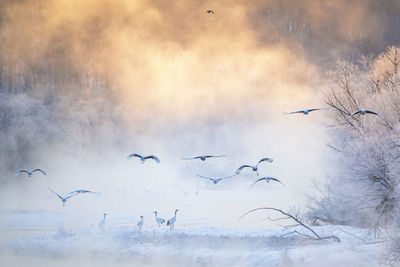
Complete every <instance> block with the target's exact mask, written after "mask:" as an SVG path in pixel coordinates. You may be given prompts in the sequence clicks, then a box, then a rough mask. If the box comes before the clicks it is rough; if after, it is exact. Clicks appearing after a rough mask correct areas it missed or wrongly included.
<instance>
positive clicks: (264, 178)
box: [251, 176, 285, 186]
mask: <svg viewBox="0 0 400 267" xmlns="http://www.w3.org/2000/svg"><path fill="white" fill-rule="evenodd" d="M262 180H265V181H266V182H267V183H269V182H270V181H276V182H278V183H280V184H282V185H283V186H285V185H284V184H283V183H282V182H281V181H279V179H276V178H274V177H270V176H267V177H263V178H260V179H258V180H257V181H255V182H254V183H253V184H252V185H251V186H253V185H255V184H256V183H258V182H259V181H262Z"/></svg>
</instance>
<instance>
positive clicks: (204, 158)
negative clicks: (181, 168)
mask: <svg viewBox="0 0 400 267" xmlns="http://www.w3.org/2000/svg"><path fill="white" fill-rule="evenodd" d="M221 157H226V155H218V156H215V155H201V156H196V157H192V158H183V159H182V160H192V159H200V160H201V161H205V160H206V159H208V158H221Z"/></svg>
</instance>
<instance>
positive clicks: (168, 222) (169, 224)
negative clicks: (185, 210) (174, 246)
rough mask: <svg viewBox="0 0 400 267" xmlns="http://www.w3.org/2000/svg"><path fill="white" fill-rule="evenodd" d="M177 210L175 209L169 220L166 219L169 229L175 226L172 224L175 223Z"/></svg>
mask: <svg viewBox="0 0 400 267" xmlns="http://www.w3.org/2000/svg"><path fill="white" fill-rule="evenodd" d="M178 211H179V210H175V214H174V217H172V218H171V219H169V220H168V221H167V226H169V227H170V229H171V230H172V229H174V228H175V226H174V224H175V222H176V213H177V212H178Z"/></svg>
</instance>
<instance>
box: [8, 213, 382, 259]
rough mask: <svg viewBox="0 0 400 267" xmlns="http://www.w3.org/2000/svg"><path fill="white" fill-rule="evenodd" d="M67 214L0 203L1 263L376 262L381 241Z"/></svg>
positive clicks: (331, 230)
mask: <svg viewBox="0 0 400 267" xmlns="http://www.w3.org/2000/svg"><path fill="white" fill-rule="evenodd" d="M72 220H73V219H72V218H71V217H69V216H67V215H66V214H63V213H57V212H48V211H28V210H9V209H4V210H0V266H71V264H73V265H74V266H89V265H93V266H353V267H355V266H378V265H379V255H380V252H381V249H382V245H381V243H379V242H376V241H375V240H372V239H371V237H370V236H369V235H368V232H367V231H366V230H364V229H357V228H352V227H340V228H338V227H336V226H320V227H314V228H315V230H316V231H317V232H318V233H319V234H321V235H332V234H334V235H336V236H338V237H339V238H340V239H341V242H340V243H338V242H335V241H313V240H308V239H306V238H304V237H301V236H295V235H286V236H283V237H282V234H284V233H286V232H287V231H283V230H282V229H280V228H279V229H249V228H244V229H243V228H237V229H233V228H223V227H206V226H198V224H193V226H191V224H190V222H189V221H187V222H185V223H180V222H179V221H178V222H177V224H176V229H175V230H174V231H170V230H169V229H167V228H165V227H161V228H158V227H156V226H154V225H151V226H148V227H146V228H144V229H143V231H142V232H139V231H138V230H136V229H135V227H134V224H133V223H131V224H128V223H126V224H124V223H123V222H124V216H123V215H119V217H118V218H117V219H116V220H114V221H112V220H110V221H109V222H108V224H107V229H106V230H105V231H100V230H99V228H98V226H97V224H89V226H88V222H87V220H86V219H85V218H82V219H81V222H82V223H80V224H79V223H78V224H72V223H71V222H72ZM292 230H294V229H291V231H292ZM297 230H299V231H303V230H302V229H297ZM288 231H289V230H288ZM132 264H133V265H132Z"/></svg>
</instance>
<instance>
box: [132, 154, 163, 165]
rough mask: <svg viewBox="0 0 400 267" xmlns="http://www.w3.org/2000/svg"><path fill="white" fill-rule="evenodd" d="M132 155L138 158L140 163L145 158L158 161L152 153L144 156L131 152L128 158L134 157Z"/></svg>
mask: <svg viewBox="0 0 400 267" xmlns="http://www.w3.org/2000/svg"><path fill="white" fill-rule="evenodd" d="M134 157H137V158H140V162H141V163H142V164H144V161H145V160H146V159H154V160H155V162H157V163H160V160H159V159H158V158H157V157H156V156H154V155H150V156H145V157H144V156H142V155H139V154H136V153H133V154H130V155H129V156H128V159H131V158H134Z"/></svg>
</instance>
